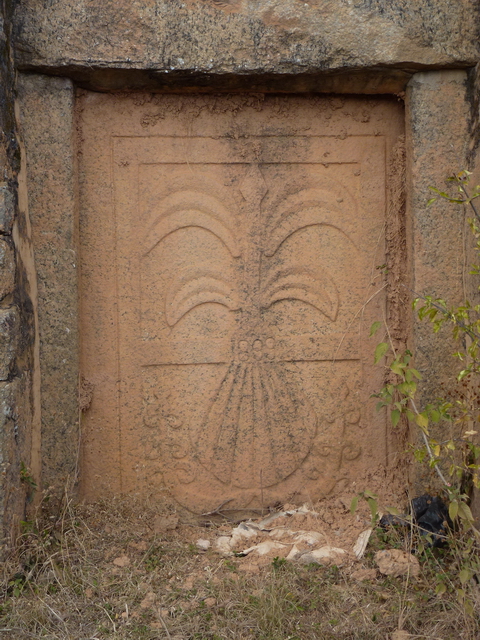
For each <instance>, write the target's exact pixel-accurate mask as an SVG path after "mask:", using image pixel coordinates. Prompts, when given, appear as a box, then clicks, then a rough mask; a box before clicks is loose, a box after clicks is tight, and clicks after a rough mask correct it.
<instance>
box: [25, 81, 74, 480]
mask: <svg viewBox="0 0 480 640" xmlns="http://www.w3.org/2000/svg"><path fill="white" fill-rule="evenodd" d="M18 93H19V101H20V110H21V123H22V133H23V139H24V144H25V149H26V159H27V163H26V177H27V188H28V209H29V215H30V224H31V235H32V242H33V248H34V257H35V268H36V272H37V278H38V321H39V335H40V361H41V380H42V383H41V393H42V407H41V409H42V460H43V463H44V471H43V479H44V482H45V483H46V484H52V483H54V484H55V483H57V484H58V483H59V484H60V485H61V486H63V483H64V482H65V480H66V478H67V477H68V476H70V477H72V476H73V475H74V474H75V471H76V465H77V461H78V441H79V432H78V430H79V409H78V379H79V378H78V370H79V347H78V286H77V270H78V261H77V242H76V238H77V220H76V213H75V207H76V188H77V187H76V174H75V156H74V123H73V117H74V114H73V105H74V89H73V86H72V83H71V82H70V81H69V80H65V79H59V78H51V77H46V76H37V75H32V76H20V78H19V87H18Z"/></svg>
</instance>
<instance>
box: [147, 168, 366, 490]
mask: <svg viewBox="0 0 480 640" xmlns="http://www.w3.org/2000/svg"><path fill="white" fill-rule="evenodd" d="M239 192H240V194H241V196H240V197H241V202H242V212H241V214H240V213H239V211H234V210H232V208H231V206H227V205H226V204H225V202H223V201H222V200H221V199H220V198H219V197H217V196H215V195H212V194H211V193H206V192H203V191H201V190H199V189H196V188H192V189H183V190H179V191H176V192H174V193H171V194H169V195H168V196H166V197H164V198H163V199H162V200H161V201H160V202H159V203H158V206H157V209H156V211H157V215H156V218H155V220H154V221H153V223H152V224H151V226H150V228H149V229H147V231H146V234H145V251H146V253H147V254H148V252H150V251H151V250H152V249H153V248H155V247H156V246H158V245H159V243H161V242H163V241H164V240H165V239H166V238H167V237H169V236H171V235H172V234H174V233H176V232H178V231H179V230H181V229H187V228H188V229H195V228H199V229H201V230H204V231H207V232H208V233H210V234H213V236H215V238H216V239H217V240H218V241H219V242H220V243H221V244H222V245H223V246H224V247H225V249H226V250H227V251H228V254H229V256H230V260H231V261H232V264H234V265H235V273H236V274H237V276H236V278H234V279H233V280H232V278H229V277H226V276H225V274H223V273H222V272H221V270H219V269H218V268H217V269H216V268H215V267H214V266H212V265H210V264H209V265H206V266H202V265H196V264H192V265H188V267H187V268H185V269H184V270H183V271H181V272H179V273H177V274H176V277H175V278H174V280H173V281H171V282H170V283H169V286H168V287H167V288H166V293H165V299H164V301H163V302H164V313H165V320H166V323H167V325H168V327H169V328H170V330H171V331H172V332H175V328H176V327H177V325H179V323H180V322H181V321H182V319H184V318H185V317H186V316H187V315H188V314H191V313H195V310H196V309H198V308H199V307H200V306H202V305H205V304H212V303H213V304H217V305H222V306H223V307H225V308H226V309H227V310H228V311H229V312H232V313H233V314H234V317H235V330H234V332H233V334H232V337H231V351H230V356H229V358H227V360H226V362H225V369H226V372H225V375H224V376H223V379H222V380H221V382H220V384H219V385H218V386H217V388H216V391H215V392H214V394H213V395H212V397H211V399H210V401H209V405H208V408H207V410H206V411H205V412H204V415H203V418H202V419H201V426H200V428H198V429H197V430H196V431H194V432H192V431H191V430H190V429H189V425H188V424H185V422H184V420H183V419H182V417H181V416H179V415H175V414H174V413H169V411H171V406H170V405H174V404H175V402H173V401H172V402H169V401H168V399H167V401H166V399H165V398H164V397H162V398H160V396H158V395H156V394H155V391H153V392H150V394H147V395H146V396H145V408H144V425H145V427H146V429H147V431H148V437H147V438H146V442H148V447H147V448H148V451H147V453H146V455H147V457H148V458H149V459H150V460H152V461H154V460H157V459H160V460H161V463H159V464H160V466H162V468H163V470H164V471H165V472H166V474H167V475H168V473H170V474H172V473H173V474H174V481H172V483H171V484H172V487H174V485H175V483H180V484H183V485H188V484H190V483H193V482H194V481H195V479H196V476H197V474H198V473H199V471H198V469H199V468H200V467H201V468H202V469H203V471H202V472H201V473H202V474H204V475H206V476H210V477H212V479H213V478H215V481H216V482H218V483H220V484H221V485H222V486H224V487H225V488H229V489H228V490H230V489H231V490H232V491H233V492H235V491H237V492H238V491H239V492H240V494H241V493H242V491H243V492H244V495H245V496H250V497H252V496H254V494H255V492H256V491H257V492H258V490H259V489H260V488H262V489H263V488H268V487H272V486H275V485H277V484H278V483H281V482H283V481H285V480H287V479H288V478H289V477H291V476H292V474H294V473H295V472H296V471H297V470H299V469H300V468H302V469H303V471H302V473H303V475H304V477H305V478H306V479H308V480H311V481H315V480H317V479H318V477H319V475H320V474H321V473H322V466H325V464H326V461H327V460H328V465H330V466H329V469H330V474H331V478H330V479H329V480H328V482H329V483H330V484H331V486H332V488H333V486H334V485H335V483H337V482H338V481H339V479H341V478H342V468H343V467H344V466H345V465H348V464H349V461H352V460H355V459H356V458H358V457H359V456H360V455H361V447H360V446H359V445H357V444H355V445H354V444H353V443H352V442H351V441H350V440H349V434H348V429H349V427H351V426H352V425H358V423H359V421H360V418H361V416H360V411H359V407H358V406H356V402H355V395H354V393H353V392H352V390H351V389H350V388H349V386H348V384H347V383H345V384H343V386H342V391H341V394H343V395H342V398H341V399H340V400H339V398H338V397H335V398H333V401H332V402H331V407H330V408H328V407H326V408H325V415H322V416H321V420H323V422H326V424H327V423H329V422H330V423H334V422H335V423H336V424H337V427H336V428H335V433H337V434H338V439H337V441H336V442H330V441H329V439H328V437H325V438H323V439H322V437H319V435H318V434H319V420H320V416H318V415H317V412H316V411H315V410H314V408H313V406H312V403H311V401H310V400H309V398H308V397H307V395H306V394H305V393H304V391H303V390H302V388H301V385H300V384H299V383H298V382H297V381H296V380H295V377H294V376H293V375H292V374H291V371H290V370H289V367H288V362H291V360H292V358H291V357H290V358H288V357H286V356H285V354H284V351H282V349H279V347H278V344H277V340H276V338H275V332H274V331H273V330H272V327H270V326H268V323H267V322H266V320H265V318H266V314H265V312H266V310H268V309H270V308H271V307H272V306H273V305H275V304H276V303H278V302H280V301H298V302H301V303H303V304H305V305H308V306H309V307H311V308H313V309H314V310H315V312H316V313H318V314H319V315H320V316H324V317H325V318H327V319H328V320H329V321H330V322H331V323H334V322H335V321H336V319H337V315H338V311H339V305H340V299H339V291H338V287H337V285H336V283H335V282H334V280H333V278H332V277H331V275H330V274H329V273H328V269H326V268H322V266H321V256H319V260H318V264H316V265H314V266H313V267H312V266H302V265H301V264H300V265H299V264H298V261H295V264H292V265H289V264H286V263H285V260H277V259H276V257H277V255H278V253H279V250H280V248H281V247H283V246H285V243H287V242H288V241H289V240H290V239H291V238H292V237H294V236H295V234H298V233H299V232H304V231H305V230H308V229H309V228H313V227H316V228H318V227H321V226H322V225H327V226H329V227H330V228H334V229H335V230H338V232H339V233H342V234H344V231H342V229H341V227H340V226H339V222H338V221H339V220H341V210H340V208H339V204H338V198H337V197H336V194H335V193H334V192H333V191H329V190H328V189H325V188H308V189H302V190H299V191H297V192H296V193H293V194H290V195H288V196H286V197H285V198H284V199H283V201H280V202H279V201H278V200H275V198H270V199H269V203H268V206H267V207H266V206H264V204H263V203H264V201H265V196H266V195H267V193H268V192H269V187H268V185H267V182H266V180H265V178H264V175H263V173H262V166H261V165H260V164H258V165H250V166H249V168H248V169H247V170H246V173H245V177H244V179H243V181H242V182H241V184H240V185H239ZM240 218H241V219H242V220H243V223H242V225H239V224H238V220H239V219H240ZM299 359H301V358H299ZM199 365H200V361H199ZM327 429H328V424H327ZM328 465H327V466H328ZM327 484H328V483H327ZM172 490H173V491H174V492H175V489H174V488H173V489H172ZM232 495H233V494H232ZM227 497H228V496H227ZM246 502H248V499H247V500H246Z"/></svg>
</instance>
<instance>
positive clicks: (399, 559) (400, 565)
mask: <svg viewBox="0 0 480 640" xmlns="http://www.w3.org/2000/svg"><path fill="white" fill-rule="evenodd" d="M375 562H376V564H377V566H378V570H379V571H380V573H382V574H383V575H384V576H393V577H398V576H405V575H407V574H410V575H411V576H418V574H419V573H420V565H419V563H418V560H417V558H415V556H413V555H412V554H411V553H406V552H405V551H402V550H401V549H384V550H382V551H377V553H376V554H375Z"/></svg>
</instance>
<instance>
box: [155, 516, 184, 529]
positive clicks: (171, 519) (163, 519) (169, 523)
mask: <svg viewBox="0 0 480 640" xmlns="http://www.w3.org/2000/svg"><path fill="white" fill-rule="evenodd" d="M177 527H178V516H177V515H175V514H172V515H170V516H157V517H156V518H155V520H154V521H153V530H154V531H155V533H165V532H166V531H174V530H175V529H176V528H177Z"/></svg>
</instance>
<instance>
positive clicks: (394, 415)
mask: <svg viewBox="0 0 480 640" xmlns="http://www.w3.org/2000/svg"><path fill="white" fill-rule="evenodd" d="M400 415H401V414H400V411H399V410H398V409H394V410H393V411H392V413H391V419H392V427H396V426H397V424H398V423H399V421H400Z"/></svg>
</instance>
